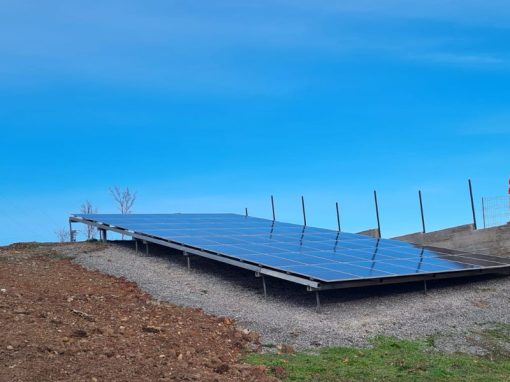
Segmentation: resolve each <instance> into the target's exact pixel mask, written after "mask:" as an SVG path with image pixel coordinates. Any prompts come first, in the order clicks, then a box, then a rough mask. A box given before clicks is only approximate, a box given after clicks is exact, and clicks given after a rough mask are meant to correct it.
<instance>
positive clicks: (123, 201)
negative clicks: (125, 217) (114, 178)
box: [110, 186, 136, 214]
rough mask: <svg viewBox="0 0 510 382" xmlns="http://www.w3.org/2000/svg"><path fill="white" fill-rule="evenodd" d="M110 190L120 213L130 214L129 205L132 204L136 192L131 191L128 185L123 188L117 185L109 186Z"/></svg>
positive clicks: (131, 205)
mask: <svg viewBox="0 0 510 382" xmlns="http://www.w3.org/2000/svg"><path fill="white" fill-rule="evenodd" d="M110 192H111V193H112V195H113V198H114V199H115V201H116V202H117V204H118V207H119V210H120V213H121V214H130V213H131V207H133V204H134V203H135V200H136V192H134V193H131V191H129V188H128V187H126V189H125V190H121V189H120V188H119V187H117V186H115V187H111V188H110Z"/></svg>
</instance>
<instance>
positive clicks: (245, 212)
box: [244, 207, 248, 217]
mask: <svg viewBox="0 0 510 382" xmlns="http://www.w3.org/2000/svg"><path fill="white" fill-rule="evenodd" d="M244 216H246V217H248V207H246V208H245V209H244Z"/></svg>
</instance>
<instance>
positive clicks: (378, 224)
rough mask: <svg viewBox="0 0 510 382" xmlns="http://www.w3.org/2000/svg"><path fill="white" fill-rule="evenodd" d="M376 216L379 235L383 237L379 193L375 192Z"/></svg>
mask: <svg viewBox="0 0 510 382" xmlns="http://www.w3.org/2000/svg"><path fill="white" fill-rule="evenodd" d="M374 202H375V216H376V218H377V233H378V234H379V238H380V237H381V222H380V220H379V203H377V191H376V190H374Z"/></svg>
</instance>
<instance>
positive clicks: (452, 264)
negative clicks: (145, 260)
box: [74, 214, 510, 283]
mask: <svg viewBox="0 0 510 382" xmlns="http://www.w3.org/2000/svg"><path fill="white" fill-rule="evenodd" d="M74 216H75V217H76V218H79V219H80V221H82V222H86V221H90V222H95V223H102V224H106V225H108V226H110V227H116V228H119V229H122V230H125V231H128V234H129V233H132V234H141V235H146V236H150V237H154V238H159V239H163V240H167V241H169V242H172V243H175V244H179V245H182V246H183V247H185V248H194V249H197V250H200V251H205V252H209V253H215V254H218V255H221V256H224V257H228V258H231V259H234V260H238V261H241V262H243V263H248V264H253V265H256V266H259V267H264V268H267V269H272V270H275V271H278V272H283V273H285V274H289V275H295V276H298V277H305V278H308V279H311V280H316V281H319V282H321V283H338V282H344V281H352V280H364V279H371V278H381V279H382V278H391V277H398V276H412V275H424V274H429V273H434V274H437V273H443V272H458V271H466V270H478V269H492V268H504V267H509V266H510V259H506V258H502V257H496V256H487V255H475V254H469V253H465V252H459V251H454V250H447V249H437V248H430V247H421V246H418V245H415V244H411V243H406V242H401V241H396V240H388V239H376V238H372V237H369V236H364V235H359V234H352V233H345V232H337V231H333V230H328V229H323V228H315V227H309V226H302V225H296V224H290V223H284V222H280V221H272V220H267V219H261V218H255V217H247V216H243V215H236V214H129V215H119V214H112V215H107V214H91V215H83V214H76V215H74ZM83 219H84V220H85V221H83Z"/></svg>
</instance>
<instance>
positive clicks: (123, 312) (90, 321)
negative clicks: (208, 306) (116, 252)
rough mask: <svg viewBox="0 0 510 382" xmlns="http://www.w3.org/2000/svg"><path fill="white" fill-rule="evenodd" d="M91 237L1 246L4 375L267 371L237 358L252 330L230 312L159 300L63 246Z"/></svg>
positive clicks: (167, 376) (232, 375)
mask: <svg viewBox="0 0 510 382" xmlns="http://www.w3.org/2000/svg"><path fill="white" fill-rule="evenodd" d="M97 245H99V244H72V245H71V247H70V245H64V246H55V245H54V246H48V245H44V246H41V245H38V244H23V245H13V246H10V247H3V248H0V328H1V329H0V330H1V336H0V380H1V381H50V380H51V381H57V380H58V381H71V380H72V381H135V380H136V381H142V380H143V381H157V380H173V381H272V380H273V379H272V378H270V377H268V376H267V375H266V373H265V369H264V368H263V367H256V366H249V365H244V364H242V363H240V362H239V355H240V353H241V352H242V351H243V349H246V348H253V347H255V346H257V336H256V335H255V334H253V333H247V332H243V331H240V330H239V329H237V328H236V326H235V324H234V323H233V321H232V320H230V319H229V318H225V317H214V316H208V315H205V314H204V313H203V312H201V311H200V310H196V309H188V308H181V307H177V306H173V305H169V304H163V303H158V302H157V301H154V300H152V299H151V298H150V296H149V295H147V294H145V293H143V292H141V291H140V290H139V289H138V288H137V287H136V285H134V284H132V283H130V282H127V281H125V280H122V279H116V278H113V277H109V276H106V275H103V274H101V273H98V272H90V271H87V270H85V269H84V268H81V267H79V266H77V265H75V264H72V263H71V262H70V261H69V260H68V259H64V258H62V256H61V255H60V254H61V253H62V252H65V251H76V250H88V249H97ZM80 246H81V247H80Z"/></svg>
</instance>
